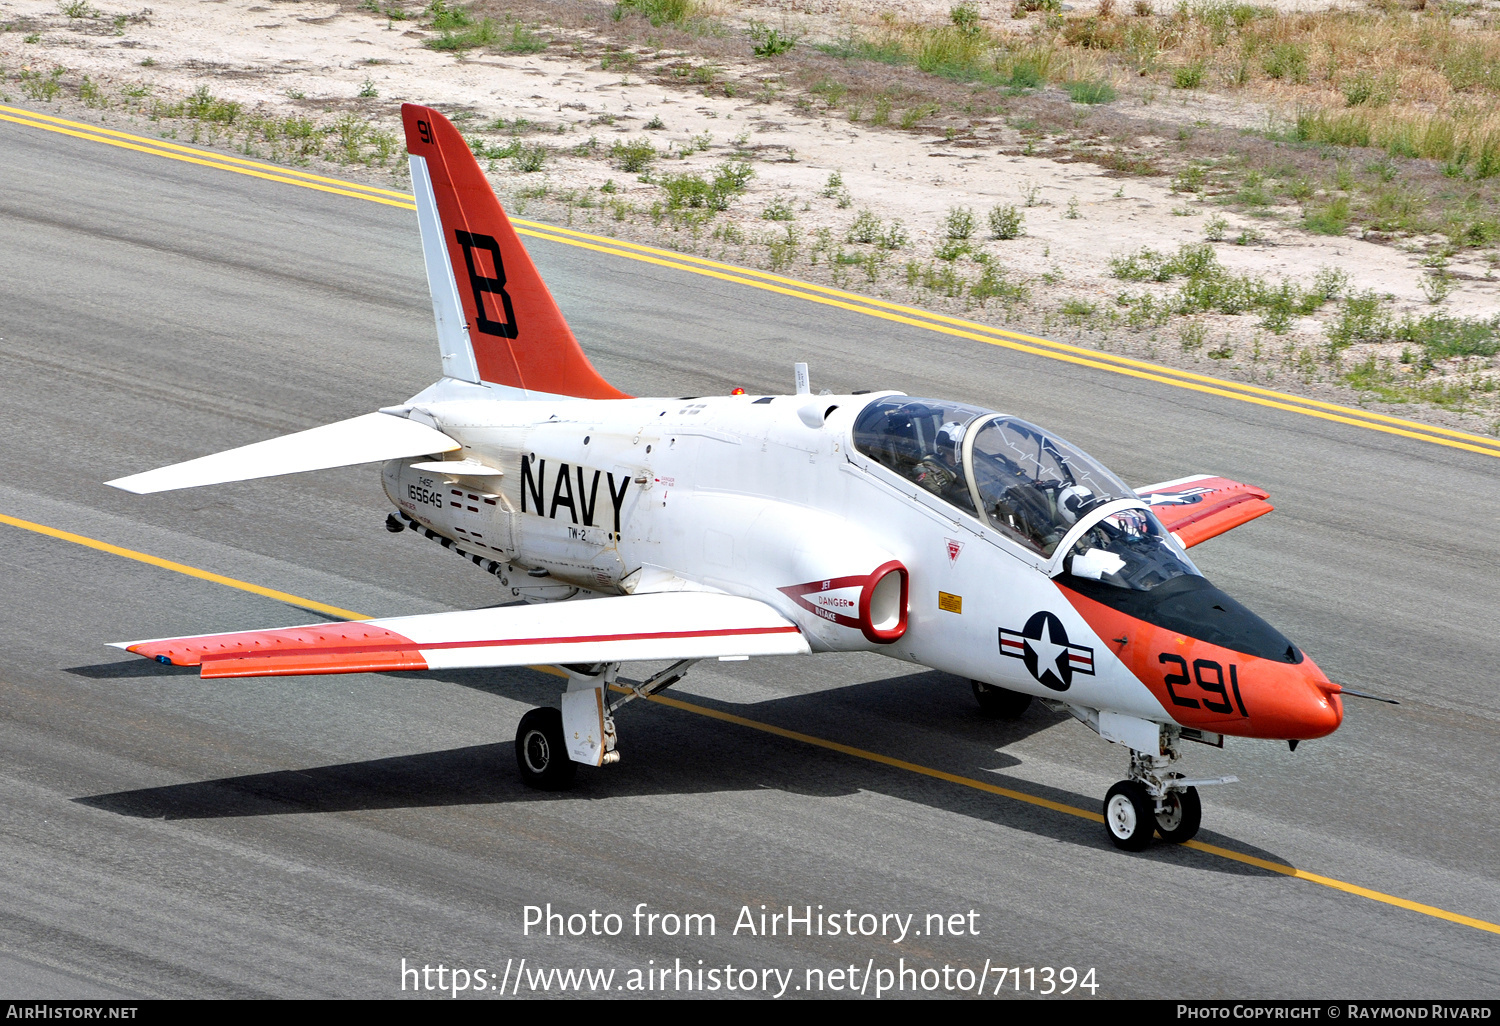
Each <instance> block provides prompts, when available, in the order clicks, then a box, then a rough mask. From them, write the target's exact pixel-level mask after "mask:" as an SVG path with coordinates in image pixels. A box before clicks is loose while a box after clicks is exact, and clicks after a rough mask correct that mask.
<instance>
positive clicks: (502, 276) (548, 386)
mask: <svg viewBox="0 0 1500 1026" xmlns="http://www.w3.org/2000/svg"><path fill="white" fill-rule="evenodd" d="M401 120H402V123H403V124H404V126H405V128H406V148H407V150H408V151H409V152H410V153H411V178H412V189H413V191H414V192H415V193H416V199H417V218H418V221H419V223H420V224H421V228H422V255H423V258H424V260H425V261H426V264H427V284H428V286H429V287H430V288H431V290H432V310H433V315H434V317H435V319H436V321H437V329H438V341H439V344H440V345H441V347H442V354H443V373H444V374H445V375H446V376H448V377H453V378H459V379H461V380H464V381H485V382H489V383H490V384H495V385H508V386H510V387H512V388H520V389H524V390H526V391H528V392H540V393H545V394H548V395H567V396H577V397H579V398H584V399H621V398H625V395H624V393H622V392H620V391H619V390H618V389H616V388H614V387H613V386H612V385H610V383H609V382H607V381H605V380H604V379H603V378H602V377H600V376H599V372H598V371H596V370H595V369H594V366H593V364H591V363H589V360H588V357H586V356H585V355H584V354H583V349H582V348H580V347H579V345H578V340H577V339H575V338H574V337H573V332H572V331H571V330H570V329H569V328H568V324H567V322H566V321H564V320H563V316H562V312H561V311H560V310H558V308H557V303H556V302H554V301H553V299H552V294H551V293H549V292H548V291H547V286H546V285H544V284H543V283H542V278H541V275H540V274H538V273H537V269H536V266H535V265H534V264H533V263H532V262H531V257H530V256H528V255H527V253H526V250H525V248H523V247H522V245H521V240H520V238H519V237H517V235H516V232H515V229H514V228H512V227H511V224H510V220H509V219H508V218H507V217H506V216H505V211H504V210H502V209H501V207H500V201H499V200H497V199H496V198H495V193H494V191H493V190H492V189H491V188H490V183H489V181H488V179H486V178H485V177H484V172H483V171H481V170H480V168H479V163H478V162H477V161H476V160H475V159H474V155H473V154H472V153H470V152H469V147H468V144H467V143H465V142H464V140H463V137H462V136H461V135H459V133H458V129H456V128H454V127H453V125H452V124H451V123H449V121H448V119H447V118H445V117H443V115H441V114H439V113H438V112H437V111H435V110H433V109H432V108H430V107H419V106H417V105H415V104H410V103H408V104H403V105H402V107H401Z"/></svg>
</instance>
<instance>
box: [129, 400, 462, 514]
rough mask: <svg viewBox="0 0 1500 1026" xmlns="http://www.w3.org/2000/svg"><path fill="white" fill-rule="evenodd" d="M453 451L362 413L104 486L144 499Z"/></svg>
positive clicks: (412, 426) (426, 433)
mask: <svg viewBox="0 0 1500 1026" xmlns="http://www.w3.org/2000/svg"><path fill="white" fill-rule="evenodd" d="M457 448H459V444H458V443H457V442H455V441H454V440H453V439H451V438H449V437H448V436H447V435H445V434H443V433H442V432H441V431H438V430H437V429H436V428H430V427H428V426H427V425H425V424H419V423H417V422H416V421H414V420H407V419H406V418H405V417H395V416H392V415H390V414H387V413H367V414H365V415H364V416H362V417H353V418H350V419H349V420H341V421H338V422H336V423H333V424H324V425H323V426H322V427H315V428H308V429H307V430H306V431H298V432H296V433H295V434H290V435H282V436H281V437H279V438H268V439H266V440H265V441H264V442H254V443H252V444H250V445H242V446H240V447H239V448H238V449H228V450H225V451H224V452H216V453H214V454H213V455H211V456H200V457H198V458H197V459H195V460H188V461H187V462H186V463H174V464H172V465H171V466H169V467H159V468H157V469H156V470H148V471H146V472H144V473H141V474H131V475H130V476H129V477H119V478H116V479H115V480H113V481H106V482H104V483H105V484H107V485H112V486H114V487H115V488H121V489H124V490H125V491H127V492H135V493H136V494H137V495H149V494H151V493H152V492H167V491H172V490H173V489H176V488H197V487H200V486H202V485H210V484H224V483H226V482H229V481H251V480H254V479H256V478H261V477H277V476H279V475H281V474H297V473H301V472H302V471H306V470H331V469H332V468H334V467H352V466H354V465H355V464H357V463H383V462H385V461H386V460H399V459H404V458H405V457H407V456H426V455H429V454H433V453H440V452H452V451H453V450H455V449H457Z"/></svg>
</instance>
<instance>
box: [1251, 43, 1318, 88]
mask: <svg viewBox="0 0 1500 1026" xmlns="http://www.w3.org/2000/svg"><path fill="white" fill-rule="evenodd" d="M1261 67H1262V68H1264V69H1265V72H1266V74H1267V75H1269V76H1271V77H1272V78H1275V79H1289V80H1290V81H1293V82H1306V81H1307V47H1305V46H1303V45H1302V44H1301V43H1276V44H1275V45H1273V46H1272V47H1271V49H1270V50H1269V51H1267V53H1266V56H1265V58H1264V60H1262V61H1261Z"/></svg>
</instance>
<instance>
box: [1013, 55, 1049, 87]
mask: <svg viewBox="0 0 1500 1026" xmlns="http://www.w3.org/2000/svg"><path fill="white" fill-rule="evenodd" d="M1046 81H1047V76H1046V74H1045V73H1044V71H1043V68H1042V63H1041V61H1039V60H1037V59H1035V58H1032V57H1018V58H1016V59H1015V60H1014V61H1012V62H1011V65H1010V74H1009V75H1008V76H1007V77H1006V78H1005V79H1004V83H1005V84H1006V85H1008V86H1010V87H1011V88H1012V89H1039V88H1040V87H1041V86H1042V84H1043V83H1045V82H1046Z"/></svg>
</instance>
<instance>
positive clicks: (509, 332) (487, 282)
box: [453, 229, 516, 338]
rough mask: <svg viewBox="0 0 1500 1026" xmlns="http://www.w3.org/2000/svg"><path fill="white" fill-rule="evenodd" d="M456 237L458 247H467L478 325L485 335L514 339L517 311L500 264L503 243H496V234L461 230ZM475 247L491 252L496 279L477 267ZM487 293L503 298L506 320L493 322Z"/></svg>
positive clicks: (466, 256)
mask: <svg viewBox="0 0 1500 1026" xmlns="http://www.w3.org/2000/svg"><path fill="white" fill-rule="evenodd" d="M453 235H454V237H455V238H457V239H458V244H459V245H460V246H462V247H463V248H464V264H465V265H467V266H468V269H469V290H470V291H471V292H472V293H473V295H474V312H475V316H476V318H477V320H478V323H477V324H476V325H475V326H476V327H477V328H478V329H479V330H480V331H482V332H484V333H485V334H486V335H498V336H500V337H501V338H515V337H516V312H515V310H514V309H513V308H512V307H511V305H510V295H509V293H507V292H506V291H505V265H504V264H503V263H501V261H500V244H499V243H498V242H496V241H495V237H494V236H493V235H479V234H477V233H475V232H466V231H462V230H460V229H454V231H453ZM476 246H477V247H478V248H480V249H482V250H485V251H486V252H488V253H489V255H490V259H491V260H492V261H494V264H495V276H494V277H493V278H486V277H485V276H484V275H482V274H480V273H479V269H478V268H476V267H475V266H474V249H475V247H476ZM486 292H489V293H493V294H494V295H497V296H499V297H500V305H501V307H502V308H503V309H504V311H505V320H503V321H495V320H491V319H490V315H489V311H488V310H486V309H485V306H484V294H485V293H486Z"/></svg>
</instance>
